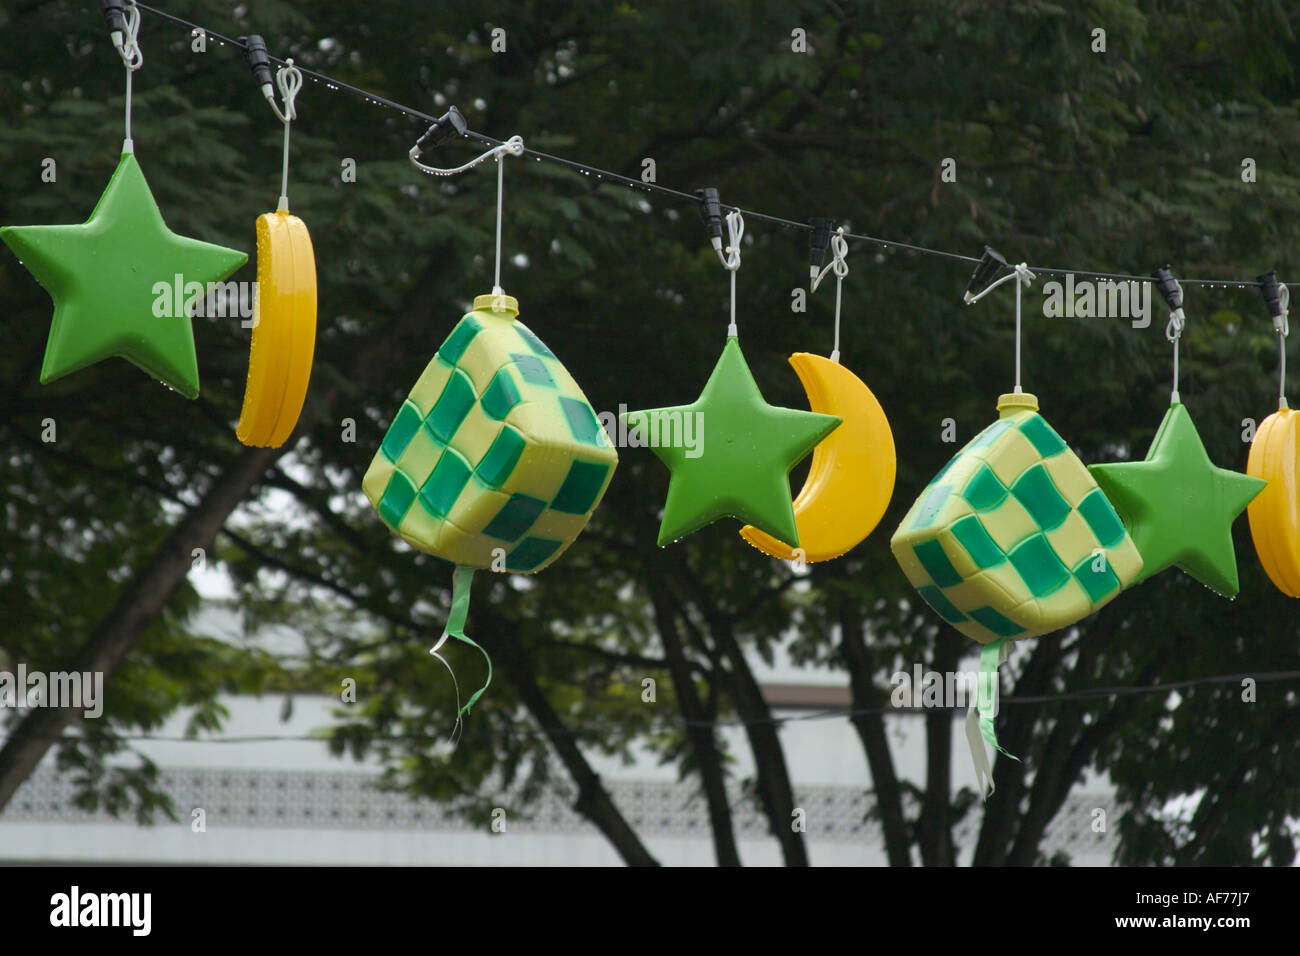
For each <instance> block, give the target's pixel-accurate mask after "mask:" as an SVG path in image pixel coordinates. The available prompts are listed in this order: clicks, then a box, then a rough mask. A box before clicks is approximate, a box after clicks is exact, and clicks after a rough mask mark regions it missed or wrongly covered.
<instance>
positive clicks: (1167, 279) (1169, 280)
mask: <svg viewBox="0 0 1300 956" xmlns="http://www.w3.org/2000/svg"><path fill="white" fill-rule="evenodd" d="M1151 276H1152V278H1154V279H1155V280H1156V290H1157V291H1158V292H1159V293H1160V295H1161V296H1162V297H1163V298H1164V300H1165V305H1167V306H1169V312H1170V314H1173V313H1175V312H1177V313H1179V317H1180V318H1181V316H1182V311H1183V287H1182V286H1181V285H1179V284H1178V280H1177V279H1175V278H1174V274H1173V272H1171V271H1170V269H1169V266H1168V265H1167V264H1166V265H1165V266H1164V267H1163V268H1160V269H1156V270H1155V271H1154V272H1152V273H1151Z"/></svg>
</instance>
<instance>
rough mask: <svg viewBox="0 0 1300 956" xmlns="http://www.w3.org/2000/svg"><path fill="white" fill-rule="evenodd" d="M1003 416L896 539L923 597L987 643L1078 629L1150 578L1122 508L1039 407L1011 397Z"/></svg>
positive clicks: (1005, 399) (928, 494) (952, 466)
mask: <svg viewBox="0 0 1300 956" xmlns="http://www.w3.org/2000/svg"><path fill="white" fill-rule="evenodd" d="M998 410H999V412H1000V413H1001V417H1000V418H999V419H998V421H996V422H994V423H993V424H992V425H990V426H989V427H988V428H986V429H984V431H982V432H980V433H979V434H978V435H976V436H975V438H974V439H972V440H971V442H970V443H969V444H968V445H967V446H966V447H965V448H963V449H962V450H961V451H959V452H958V453H957V454H956V455H954V456H953V458H952V460H951V461H949V462H948V464H947V465H945V466H944V467H943V469H942V470H941V471H940V472H939V474H937V475H935V477H934V480H933V481H931V482H930V484H929V485H928V486H927V487H926V489H925V490H924V491H923V492H921V494H920V496H919V497H918V498H917V499H916V502H915V503H914V504H913V505H912V507H911V510H909V511H908V513H907V515H906V517H904V518H903V522H902V524H900V525H899V527H898V530H897V531H896V532H895V533H894V537H893V538H892V539H891V540H890V547H891V548H892V549H893V552H894V557H896V558H897V559H898V563H899V565H900V566H901V567H902V569H903V573H904V574H906V575H907V578H908V580H909V581H911V582H912V585H913V586H914V587H915V588H916V589H917V590H918V591H919V592H920V594H921V597H923V598H925V600H926V602H927V603H928V604H929V605H930V607H932V608H933V609H934V610H935V612H936V613H938V615H939V616H940V617H942V618H943V619H944V620H945V621H947V622H948V623H949V624H951V625H953V626H954V627H955V628H957V629H958V630H959V631H961V632H962V633H963V634H965V635H967V636H968V637H972V638H974V639H975V640H977V641H979V642H980V643H981V644H989V643H992V642H993V641H996V640H998V639H999V638H1004V637H1005V638H1009V639H1011V640H1020V639H1022V638H1026V637H1034V636H1036V635H1038V634H1046V633H1047V632H1049V631H1054V630H1056V629H1058V628H1061V627H1065V626H1067V625H1069V624H1072V623H1074V622H1075V621H1077V620H1079V619H1080V618H1083V617H1086V616H1087V615H1089V614H1091V613H1092V612H1093V611H1096V610H1097V609H1098V608H1100V607H1101V606H1102V605H1104V604H1105V603H1106V602H1107V601H1109V600H1110V599H1111V598H1113V597H1114V596H1115V595H1116V594H1118V593H1119V592H1120V591H1121V590H1123V589H1124V588H1125V587H1127V586H1128V585H1129V584H1130V583H1132V581H1133V580H1134V578H1135V577H1136V576H1137V573H1138V572H1139V571H1140V570H1141V568H1142V558H1141V556H1140V555H1139V554H1138V551H1137V548H1136V547H1135V546H1134V544H1133V540H1132V539H1131V538H1130V537H1129V535H1128V532H1127V531H1126V530H1125V528H1124V525H1123V523H1121V521H1120V519H1119V516H1118V515H1117V514H1116V513H1115V509H1114V508H1113V507H1112V506H1111V503H1110V501H1109V500H1108V499H1107V498H1106V495H1105V494H1104V493H1103V492H1102V490H1101V489H1100V488H1098V487H1097V483H1096V482H1095V481H1094V480H1093V478H1092V476H1091V475H1090V474H1089V473H1088V469H1087V468H1086V467H1084V464H1083V462H1081V461H1079V459H1078V458H1077V457H1076V456H1075V454H1074V452H1072V451H1071V450H1070V448H1069V446H1068V445H1066V444H1065V442H1064V441H1062V439H1061V436H1060V435H1058V434H1057V433H1056V432H1055V430H1053V428H1052V426H1051V425H1049V424H1047V422H1046V420H1045V419H1044V418H1043V417H1042V416H1041V415H1039V414H1038V401H1037V399H1035V398H1034V396H1032V395H1029V394H1027V393H1021V394H1011V395H1003V396H1002V398H1001V399H1000V400H999V402H998ZM1099 548H1100V549H1102V550H1104V552H1105V560H1104V561H1102V560H1100V555H1099V554H1098V553H1097V549H1099Z"/></svg>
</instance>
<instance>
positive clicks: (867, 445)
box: [740, 352, 898, 562]
mask: <svg viewBox="0 0 1300 956" xmlns="http://www.w3.org/2000/svg"><path fill="white" fill-rule="evenodd" d="M790 365H791V366H792V367H793V368H794V370H795V373H796V374H797V375H798V376H799V381H800V382H802V383H803V387H804V391H805V392H807V393H808V403H809V406H810V407H811V408H812V410H813V411H814V412H822V413H824V414H827V415H836V416H838V417H839V418H841V419H843V424H841V425H840V426H839V427H838V428H836V429H835V430H834V431H833V432H831V433H830V434H829V435H828V436H826V438H825V439H823V440H822V441H821V442H820V443H819V444H818V445H817V447H816V448H814V449H813V454H812V465H811V466H810V467H809V469H808V478H807V480H805V481H804V485H803V488H802V489H801V490H800V491H799V495H798V497H796V498H795V499H794V520H795V527H796V528H797V529H798V531H799V551H800V552H801V554H796V553H795V550H794V549H792V548H791V547H790V546H789V545H787V544H785V543H784V542H781V541H778V540H777V539H776V538H774V537H772V536H771V535H770V534H767V533H766V532H763V531H760V530H759V529H758V528H755V527H754V526H753V525H745V527H743V528H741V529H740V534H741V537H743V538H744V539H745V540H746V541H748V542H749V543H750V544H752V545H753V546H754V547H756V548H758V550H760V551H762V552H764V553H765V554H770V555H771V556H772V557H774V558H781V559H782V560H785V561H793V560H795V558H796V557H801V558H802V559H803V560H804V561H808V562H815V561H829V560H831V559H832V558H838V557H839V556H840V555H841V554H843V553H844V552H846V551H848V550H849V549H850V548H852V547H853V546H854V545H856V544H858V543H859V542H861V541H862V540H863V539H864V538H866V536H867V535H869V534H871V532H872V530H874V529H875V527H876V525H877V524H878V523H879V522H880V519H881V517H882V516H883V515H884V513H885V508H887V507H888V506H889V499H890V497H891V496H892V495H893V493H894V474H895V471H896V470H897V467H898V461H897V458H896V457H895V453H894V434H893V432H892V431H891V430H890V428H889V420H888V419H887V418H886V417H885V410H884V409H883V408H881V407H880V402H878V401H877V400H876V396H875V395H873V394H871V389H869V388H867V386H866V384H865V383H864V382H863V381H862V379H860V378H858V377H857V376H856V375H854V374H853V373H852V372H850V371H849V370H848V369H846V368H845V367H844V366H843V365H841V364H840V363H839V362H832V361H831V360H830V359H827V358H822V357H821V356H820V355H811V354H809V353H808V352H796V353H794V355H791V356H790Z"/></svg>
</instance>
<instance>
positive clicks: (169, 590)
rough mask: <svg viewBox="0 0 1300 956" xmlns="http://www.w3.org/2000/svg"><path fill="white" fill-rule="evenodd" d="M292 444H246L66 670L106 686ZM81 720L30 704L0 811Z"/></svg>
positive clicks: (10, 758) (6, 769)
mask: <svg viewBox="0 0 1300 956" xmlns="http://www.w3.org/2000/svg"><path fill="white" fill-rule="evenodd" d="M288 447H289V446H288V445H287V444H286V445H285V446H284V447H283V448H245V449H243V450H242V451H241V452H240V453H239V454H238V455H237V456H236V457H235V459H234V460H233V461H232V462H231V463H230V465H229V466H227V468H226V469H225V471H223V472H222V473H221V475H219V476H218V477H217V479H216V480H215V481H214V482H213V483H212V487H211V488H209V489H208V492H207V494H206V495H204V496H203V499H202V500H201V501H200V502H199V503H198V504H197V505H195V506H194V507H193V508H191V509H190V510H189V512H188V513H187V514H186V515H185V517H184V518H183V519H182V520H181V522H180V524H178V525H176V527H175V528H173V529H172V530H171V531H170V532H169V533H168V535H167V537H166V538H165V539H164V540H163V543H162V545H161V546H160V547H159V548H158V550H157V551H155V552H154V553H153V555H152V556H151V557H150V558H149V560H148V561H147V562H146V563H145V564H144V566H143V567H141V568H140V569H139V570H138V571H137V572H136V573H135V575H134V576H133V577H132V578H131V580H130V581H129V582H128V583H127V585H126V587H124V588H123V589H122V593H121V595H120V596H119V597H118V600H117V603H116V604H115V605H114V606H113V609H112V610H111V611H109V613H108V616H107V617H105V618H104V620H103V621H102V622H101V623H100V625H99V627H97V628H96V629H95V631H94V633H92V634H91V635H90V637H89V639H88V640H87V641H86V642H85V644H83V645H82V647H81V648H80V650H79V651H78V652H77V655H76V656H75V657H74V658H73V660H72V661H70V662H69V664H68V667H67V669H68V670H72V671H82V672H85V671H90V672H98V673H102V674H103V675H104V683H105V685H106V686H107V685H108V684H109V682H110V680H111V679H112V676H113V673H114V672H115V671H116V670H117V668H118V665H120V664H121V663H122V658H123V657H125V656H126V654H127V652H129V651H130V650H131V648H132V647H134V646H135V643H136V641H137V640H138V639H139V637H140V635H141V634H143V633H144V631H145V629H146V628H147V627H148V626H149V625H150V624H151V623H152V622H153V620H154V618H155V617H157V616H158V614H159V613H161V611H162V609H163V607H164V605H166V603H167V602H168V601H169V600H170V599H171V596H172V595H173V594H174V593H175V591H176V589H177V588H178V587H179V586H180V584H181V582H182V581H184V580H185V577H186V575H188V574H189V572H190V568H191V566H192V561H193V558H192V556H191V552H192V551H193V550H194V549H195V548H202V549H204V551H207V550H208V549H209V548H211V546H212V540H213V538H215V537H216V535H217V532H218V531H220V530H221V526H222V525H223V524H225V522H226V519H227V518H228V517H229V516H230V513H231V512H232V511H234V510H235V508H236V507H237V506H238V505H239V503H240V502H241V501H243V499H244V498H245V497H246V496H247V495H248V492H249V491H250V490H251V489H252V487H253V485H255V484H256V483H257V481H258V479H259V478H261V476H262V474H263V472H265V471H266V469H267V467H269V466H270V464H271V463H272V462H273V461H275V460H276V459H277V458H279V457H280V455H281V454H283V453H284V451H285V450H287V448H288ZM81 719H82V713H81V711H80V710H76V709H72V708H66V707H60V708H55V707H45V708H38V709H34V710H32V711H31V712H30V713H29V714H28V715H27V717H25V718H24V719H23V720H22V722H21V723H19V724H18V726H17V727H15V728H14V732H13V733H12V734H11V735H10V737H9V739H8V740H7V741H5V745H4V747H3V748H0V811H3V810H4V808H5V806H6V805H7V804H8V803H9V801H10V799H11V798H12V797H13V795H14V793H15V792H16V791H17V790H18V787H19V786H20V785H21V784H22V782H23V781H24V780H26V779H27V777H28V776H29V775H30V774H31V773H32V771H33V770H35V769H36V766H37V764H39V763H40V762H41V758H43V757H44V756H45V754H46V753H47V752H48V751H49V749H50V747H52V746H53V745H54V743H55V741H57V740H58V739H59V737H60V736H62V735H63V733H64V732H65V731H66V730H67V729H68V728H69V727H72V726H74V725H75V724H76V723H78V722H79V721H80V720H81Z"/></svg>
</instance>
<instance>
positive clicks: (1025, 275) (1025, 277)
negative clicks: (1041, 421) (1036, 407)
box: [964, 259, 1038, 395]
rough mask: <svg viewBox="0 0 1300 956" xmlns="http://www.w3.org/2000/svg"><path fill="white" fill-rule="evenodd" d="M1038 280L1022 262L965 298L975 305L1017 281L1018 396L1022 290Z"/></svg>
mask: <svg viewBox="0 0 1300 956" xmlns="http://www.w3.org/2000/svg"><path fill="white" fill-rule="evenodd" d="M976 261H977V262H978V261H979V260H978V259H977V260H976ZM1036 278H1038V277H1037V275H1035V274H1034V272H1033V270H1031V269H1030V268H1029V266H1027V265H1025V263H1023V262H1021V263H1019V264H1018V265H1016V266H1013V267H1012V269H1011V271H1010V272H1008V273H1007V274H1006V275H1004V276H1003V277H1002V278H1000V279H998V280H997V281H996V282H993V283H991V284H989V285H988V286H987V287H985V288H984V289H983V290H981V291H980V292H978V293H973V294H972V293H970V292H968V293H966V295H965V297H964V301H965V302H966V304H967V305H974V304H975V303H976V302H978V301H979V300H980V299H982V298H984V297H985V296H986V295H988V294H989V293H990V292H992V291H993V290H994V289H996V288H997V287H998V286H1000V285H1001V284H1002V283H1004V282H1010V281H1011V280H1012V279H1014V280H1015V281H1016V381H1015V389H1014V391H1015V393H1016V394H1017V395H1019V394H1021V393H1022V392H1023V389H1021V387H1020V290H1021V289H1022V288H1023V287H1025V286H1028V285H1029V283H1031V282H1033V281H1034V279H1036Z"/></svg>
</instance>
